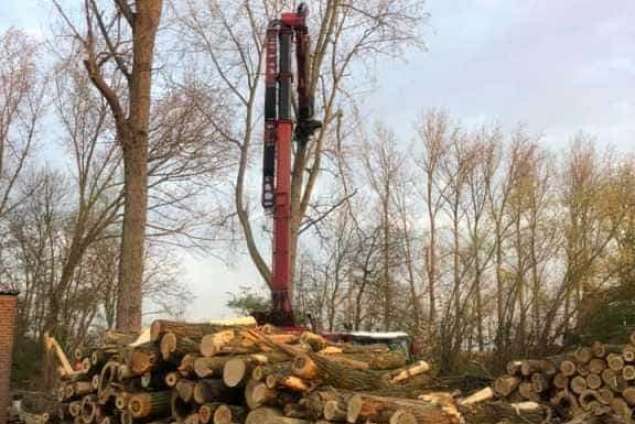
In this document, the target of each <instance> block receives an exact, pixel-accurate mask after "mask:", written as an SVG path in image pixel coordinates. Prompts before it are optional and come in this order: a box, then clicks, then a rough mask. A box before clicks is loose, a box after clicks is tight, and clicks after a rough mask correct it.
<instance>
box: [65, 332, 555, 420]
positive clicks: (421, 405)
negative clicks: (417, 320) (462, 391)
mask: <svg viewBox="0 0 635 424" xmlns="http://www.w3.org/2000/svg"><path fill="white" fill-rule="evenodd" d="M104 339H105V340H104V341H103V343H101V345H100V346H99V347H95V348H92V349H79V350H77V351H76V352H75V354H74V357H75V360H76V363H77V364H78V365H77V366H76V367H75V368H76V369H75V370H73V371H72V372H66V373H63V374H62V375H63V378H62V380H61V384H60V385H59V388H58V390H57V397H58V400H59V411H58V413H57V417H56V419H59V420H60V421H61V422H73V423H76V424H80V423H81V424H91V423H97V424H115V423H117V424H118V423H121V424H132V423H148V422H166V423H181V422H184V423H187V424H230V423H248V424H267V423H280V424H309V423H322V424H323V423H329V422H333V423H339V422H343V423H346V422H348V423H367V422H368V423H371V422H372V423H379V424H381V423H386V424H388V423H390V424H399V423H404V424H409V423H424V424H425V423H439V424H458V423H461V422H490V421H483V419H481V421H473V420H472V418H471V417H479V416H480V417H481V418H482V417H488V419H495V421H492V422H498V421H500V420H501V419H504V418H506V417H511V416H516V417H519V416H523V414H525V413H524V412H518V411H519V409H514V408H516V407H513V406H511V405H510V404H507V403H505V404H501V403H500V402H497V401H495V400H492V399H491V397H490V398H483V400H485V401H486V402H484V404H487V405H488V407H487V408H485V407H482V406H476V405H477V404H478V403H479V402H478V399H477V398H478V397H479V395H478V394H476V395H475V396H472V397H468V398H466V399H464V401H465V402H464V403H463V402H462V401H459V400H457V399H456V398H455V396H453V395H451V394H450V393H448V392H447V387H446V386H445V385H444V383H443V381H442V380H439V379H436V378H434V377H432V376H431V375H430V372H429V371H430V366H429V365H428V364H427V363H426V362H424V361H418V362H414V363H409V364H407V363H406V360H405V356H404V355H403V354H402V353H400V352H396V351H391V350H390V349H389V348H388V347H387V346H385V345H382V344H376V345H366V346H359V345H352V344H344V343H335V342H330V341H328V340H326V339H325V338H323V337H321V336H319V335H316V334H313V333H310V332H290V331H280V330H278V329H275V328H273V327H270V326H263V327H253V326H252V327H245V326H229V327H228V326H225V327H221V326H215V325H210V324H186V323H180V322H172V321H162V320H160V321H155V322H154V323H153V324H152V327H151V331H150V337H149V341H147V342H143V343H139V342H135V343H132V344H131V341H132V339H133V338H131V337H129V336H127V335H123V334H113V333H109V334H108V335H107V336H106V337H105V338H104ZM61 371H63V370H61ZM441 389H446V391H445V392H444V391H439V390H441ZM532 408H533V409H532ZM528 410H531V412H530V413H529V414H530V415H531V414H533V415H536V416H540V417H543V418H544V416H546V415H545V411H544V408H543V407H542V406H540V405H537V404H536V405H533V406H530V407H528ZM509 422H513V421H509ZM519 422H520V421H519ZM522 422H526V421H522Z"/></svg>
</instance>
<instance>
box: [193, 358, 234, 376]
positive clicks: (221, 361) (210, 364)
mask: <svg viewBox="0 0 635 424" xmlns="http://www.w3.org/2000/svg"><path fill="white" fill-rule="evenodd" d="M231 359H232V356H214V357H211V358H196V359H195V360H194V363H193V369H194V373H195V374H196V375H197V376H198V377H199V378H206V377H212V376H221V375H223V369H224V368H225V364H226V363H227V362H228V361H229V360H231Z"/></svg>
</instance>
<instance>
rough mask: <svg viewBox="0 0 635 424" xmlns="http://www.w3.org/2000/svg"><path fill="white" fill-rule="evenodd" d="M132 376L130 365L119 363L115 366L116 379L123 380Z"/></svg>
mask: <svg viewBox="0 0 635 424" xmlns="http://www.w3.org/2000/svg"><path fill="white" fill-rule="evenodd" d="M132 377H134V375H133V374H132V371H131V370H130V367H129V366H128V365H126V364H121V365H119V367H117V377H116V380H117V381H119V382H123V381H126V380H128V379H130V378H132Z"/></svg>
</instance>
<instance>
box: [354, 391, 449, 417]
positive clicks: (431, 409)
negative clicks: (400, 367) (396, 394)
mask: <svg viewBox="0 0 635 424" xmlns="http://www.w3.org/2000/svg"><path fill="white" fill-rule="evenodd" d="M397 410H406V411H408V412H409V413H411V414H413V415H414V416H415V417H416V419H417V422H419V423H436V424H458V423H459V422H461V414H460V413H459V412H458V411H457V410H456V408H454V409H453V410H452V409H451V408H448V407H446V406H443V407H442V406H440V405H438V404H436V403H433V402H425V401H415V400H404V399H400V398H389V397H380V396H372V395H366V394H364V395H362V394H355V395H353V396H352V397H351V398H350V399H349V400H348V404H347V410H346V419H347V422H349V423H356V422H358V421H362V422H363V421H365V420H366V421H374V422H388V421H389V420H390V417H391V416H392V415H393V414H394V413H395V412H396V411H397Z"/></svg>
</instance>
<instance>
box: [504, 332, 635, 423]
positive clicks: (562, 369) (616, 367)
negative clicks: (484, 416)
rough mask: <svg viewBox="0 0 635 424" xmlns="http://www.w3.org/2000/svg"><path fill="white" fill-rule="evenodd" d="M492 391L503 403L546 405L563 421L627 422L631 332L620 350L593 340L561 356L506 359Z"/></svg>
mask: <svg viewBox="0 0 635 424" xmlns="http://www.w3.org/2000/svg"><path fill="white" fill-rule="evenodd" d="M493 388H494V391H495V393H496V395H497V396H498V397H499V398H503V399H507V400H508V401H515V402H518V401H532V402H539V403H540V402H542V403H545V404H549V405H551V407H552V410H553V412H554V414H555V415H557V416H559V417H561V419H563V420H566V419H569V420H574V419H579V417H583V416H585V417H602V419H603V420H604V421H601V422H613V421H609V420H614V421H615V422H631V420H632V416H633V408H634V407H635V332H634V333H633V334H631V336H630V343H628V344H626V345H623V346H622V345H620V346H617V345H605V344H603V343H601V342H597V341H596V342H594V343H592V344H591V346H582V347H579V348H577V349H576V350H575V351H573V352H571V353H569V354H565V355H561V356H556V357H551V358H546V359H541V360H531V359H528V360H518V361H511V362H509V363H508V364H507V374H505V375H503V376H500V377H498V378H497V379H496V381H495V382H494V386H493ZM589 420H590V418H589ZM580 422H586V421H580ZM589 422H592V421H589Z"/></svg>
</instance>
